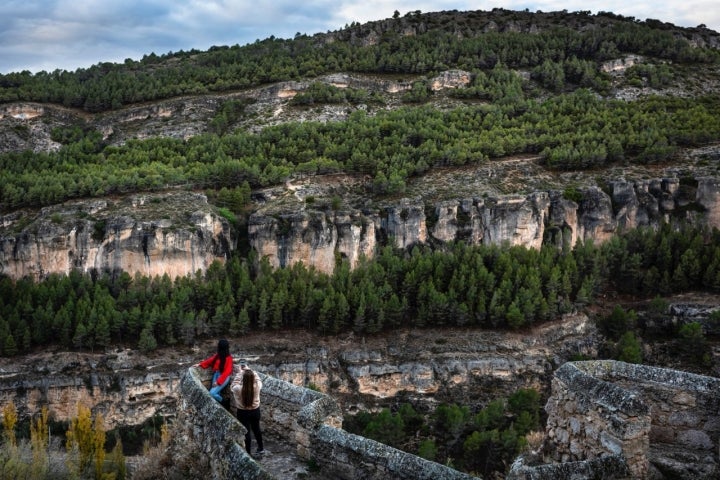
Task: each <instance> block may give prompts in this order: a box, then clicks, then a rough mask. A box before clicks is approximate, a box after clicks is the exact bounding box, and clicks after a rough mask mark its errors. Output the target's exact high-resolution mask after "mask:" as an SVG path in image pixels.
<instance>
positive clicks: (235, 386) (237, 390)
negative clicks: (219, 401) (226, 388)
mask: <svg viewBox="0 0 720 480" xmlns="http://www.w3.org/2000/svg"><path fill="white" fill-rule="evenodd" d="M243 373H244V371H243V370H240V371H239V372H238V374H237V375H235V378H233V381H232V385H231V386H230V389H231V390H232V393H233V398H234V399H235V406H236V407H237V408H239V409H240V410H255V409H256V408H258V407H260V390H261V389H262V381H261V380H260V377H259V376H258V375H257V374H256V373H255V372H253V377H255V388H254V389H253V390H254V393H255V394H254V395H253V403H252V405H249V406H243V404H242V383H243V380H242V379H243Z"/></svg>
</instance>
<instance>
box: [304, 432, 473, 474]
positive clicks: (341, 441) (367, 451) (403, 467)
mask: <svg viewBox="0 0 720 480" xmlns="http://www.w3.org/2000/svg"><path fill="white" fill-rule="evenodd" d="M313 437H314V438H313V440H314V441H316V442H318V443H322V444H325V445H330V446H331V448H332V450H333V451H334V452H337V451H338V450H341V451H349V452H352V453H354V454H356V455H359V456H361V457H362V459H363V463H364V464H372V465H375V466H376V470H377V471H378V472H381V473H379V474H378V475H377V476H375V477H373V478H386V479H387V478H392V479H396V480H476V479H477V478H478V477H474V476H472V475H469V474H466V473H463V472H460V471H458V470H454V469H452V468H450V467H446V466H445V465H441V464H439V463H435V462H432V461H430V460H426V459H424V458H421V457H418V456H416V455H413V454H411V453H407V452H403V451H402V450H398V449H396V448H393V447H390V446H388V445H385V444H384V443H380V442H377V441H375V440H371V439H369V438H365V437H362V436H360V435H355V434H352V433H348V432H347V431H345V430H342V429H338V428H335V427H331V426H328V425H322V426H320V427H319V428H318V429H317V430H316V431H315V434H314V436H313ZM333 456H334V455H333ZM317 460H319V461H322V462H330V467H331V468H332V463H333V460H332V459H331V458H325V459H317Z"/></svg>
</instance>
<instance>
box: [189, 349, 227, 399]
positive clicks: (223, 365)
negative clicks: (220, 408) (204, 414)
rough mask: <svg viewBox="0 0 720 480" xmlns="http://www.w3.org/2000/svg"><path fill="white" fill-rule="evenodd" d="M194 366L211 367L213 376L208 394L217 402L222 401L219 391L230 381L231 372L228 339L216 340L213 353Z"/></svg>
mask: <svg viewBox="0 0 720 480" xmlns="http://www.w3.org/2000/svg"><path fill="white" fill-rule="evenodd" d="M195 366H196V367H200V368H210V367H212V370H213V377H212V382H211V384H210V395H211V396H212V397H213V398H214V399H215V400H217V401H218V402H222V396H221V395H220V392H221V391H222V389H223V388H225V387H226V386H227V384H228V383H230V376H231V375H232V372H233V359H232V356H231V355H230V344H229V343H228V341H227V340H225V339H224V338H221V339H220V340H219V341H218V344H217V352H216V353H215V355H213V356H211V357H209V358H206V359H205V360H203V361H202V362H200V363H198V364H197V365H195Z"/></svg>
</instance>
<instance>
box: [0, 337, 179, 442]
mask: <svg viewBox="0 0 720 480" xmlns="http://www.w3.org/2000/svg"><path fill="white" fill-rule="evenodd" d="M179 381H180V372H179V370H178V366H177V364H174V363H169V362H163V363H158V362H157V361H148V360H147V359H146V358H143V356H142V355H140V354H138V353H137V352H134V351H132V350H118V351H116V352H110V353H107V354H89V353H69V352H56V353H53V354H52V355H50V356H47V355H44V354H39V355H34V356H27V357H24V358H23V361H22V362H17V359H15V360H14V361H13V362H7V363H4V364H2V365H0V402H1V403H2V404H3V405H6V404H7V402H8V401H10V400H12V401H13V402H14V404H15V405H16V407H17V408H18V413H19V415H20V418H23V419H24V418H27V416H28V415H32V414H35V413H37V412H39V411H40V410H41V409H42V407H47V409H48V411H49V412H50V413H51V415H52V417H53V419H54V420H55V421H67V420H69V419H71V418H73V417H75V416H77V406H78V404H82V405H85V406H87V407H88V408H92V410H93V412H98V413H102V415H103V418H104V420H105V423H106V425H107V426H108V427H109V428H114V427H116V426H120V425H123V426H125V425H128V426H129V425H141V424H142V423H143V422H145V421H147V420H148V419H150V418H152V417H153V416H155V415H162V416H169V417H173V416H174V415H175V412H176V410H177V393H178V392H177V389H178V383H179Z"/></svg>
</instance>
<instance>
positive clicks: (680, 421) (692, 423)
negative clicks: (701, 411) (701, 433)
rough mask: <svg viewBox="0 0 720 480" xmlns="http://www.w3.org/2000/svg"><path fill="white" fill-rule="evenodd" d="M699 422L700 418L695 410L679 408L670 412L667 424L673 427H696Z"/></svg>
mask: <svg viewBox="0 0 720 480" xmlns="http://www.w3.org/2000/svg"><path fill="white" fill-rule="evenodd" d="M699 424H700V418H699V417H698V416H697V414H696V413H695V412H691V411H687V410H680V411H676V412H673V413H671V414H670V416H669V417H668V425H670V426H673V427H696V426H698V425H699Z"/></svg>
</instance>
